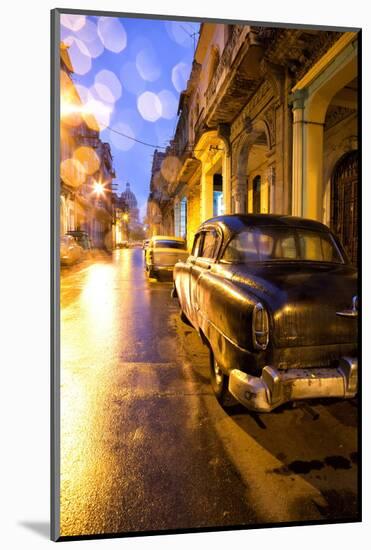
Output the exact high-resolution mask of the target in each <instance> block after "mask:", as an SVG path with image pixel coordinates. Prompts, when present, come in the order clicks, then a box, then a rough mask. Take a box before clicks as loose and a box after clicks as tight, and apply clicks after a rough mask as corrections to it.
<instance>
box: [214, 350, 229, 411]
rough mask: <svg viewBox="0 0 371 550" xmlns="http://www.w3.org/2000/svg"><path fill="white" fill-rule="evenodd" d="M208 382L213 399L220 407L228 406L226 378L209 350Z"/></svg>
mask: <svg viewBox="0 0 371 550" xmlns="http://www.w3.org/2000/svg"><path fill="white" fill-rule="evenodd" d="M210 382H211V387H212V389H213V392H214V394H215V397H216V398H217V400H218V401H219V403H220V405H221V406H222V407H226V406H228V405H229V404H230V401H231V398H232V396H231V394H230V393H229V391H228V376H227V375H225V374H224V372H223V371H222V370H221V368H220V366H219V365H218V362H217V361H216V359H215V356H214V354H213V352H212V350H211V349H210Z"/></svg>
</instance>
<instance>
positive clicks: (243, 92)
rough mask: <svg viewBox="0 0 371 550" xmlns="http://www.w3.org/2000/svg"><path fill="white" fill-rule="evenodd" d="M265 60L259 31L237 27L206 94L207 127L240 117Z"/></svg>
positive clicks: (252, 92)
mask: <svg viewBox="0 0 371 550" xmlns="http://www.w3.org/2000/svg"><path fill="white" fill-rule="evenodd" d="M262 57H263V48H262V46H261V44H260V43H259V40H258V34H257V32H256V31H255V30H253V29H252V28H251V27H249V26H247V25H235V26H234V28H233V32H232V35H231V37H230V38H229V40H228V42H227V44H226V46H225V48H224V50H223V53H222V55H221V58H220V61H219V64H218V66H217V68H216V71H215V73H214V76H213V77H212V79H211V81H210V84H209V86H208V88H207V90H206V93H205V98H206V109H205V118H204V121H205V123H206V124H207V126H208V127H210V128H214V127H215V126H217V125H218V124H220V123H230V122H232V120H233V119H234V118H235V117H236V116H237V115H238V113H239V112H240V111H241V109H242V108H243V106H244V105H245V104H246V102H247V101H248V100H249V99H250V97H251V96H252V95H253V94H254V92H255V91H256V89H257V87H258V85H259V82H260V80H261V75H260V61H261V59H262Z"/></svg>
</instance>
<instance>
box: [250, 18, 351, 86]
mask: <svg viewBox="0 0 371 550" xmlns="http://www.w3.org/2000/svg"><path fill="white" fill-rule="evenodd" d="M253 28H254V29H257V31H258V38H259V40H260V42H261V44H262V45H263V47H264V58H265V60H266V61H268V62H271V63H274V64H277V65H282V66H284V67H287V68H288V69H289V71H290V73H291V76H292V77H293V78H294V83H295V82H296V81H298V80H300V78H301V77H302V76H303V75H304V74H305V73H306V72H308V70H309V69H310V67H311V66H312V65H313V64H314V63H315V62H316V61H317V60H318V59H319V58H320V57H322V55H323V54H324V53H325V52H326V51H327V50H328V49H329V48H330V47H331V46H332V45H333V44H334V43H335V42H336V40H338V39H339V38H340V36H341V35H342V33H341V32H335V31H324V30H315V29H313V30H311V29H275V28H272V27H253Z"/></svg>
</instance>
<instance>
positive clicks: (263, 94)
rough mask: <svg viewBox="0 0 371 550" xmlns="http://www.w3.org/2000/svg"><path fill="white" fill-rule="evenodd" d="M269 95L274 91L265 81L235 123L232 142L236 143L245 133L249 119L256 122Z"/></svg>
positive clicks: (232, 129) (232, 130)
mask: <svg viewBox="0 0 371 550" xmlns="http://www.w3.org/2000/svg"><path fill="white" fill-rule="evenodd" d="M268 94H269V95H271V94H272V89H271V86H270V84H269V82H268V81H266V80H265V81H264V82H263V83H262V84H261V86H259V88H258V89H257V91H256V93H255V94H254V95H253V96H252V98H251V99H250V101H249V102H248V103H247V105H246V106H245V107H244V109H243V110H242V112H241V114H240V116H239V117H238V118H237V120H236V121H235V122H234V123H233V125H232V128H231V140H232V141H234V140H235V139H236V137H238V136H239V134H240V133H241V132H243V131H245V124H246V123H245V121H246V120H247V119H250V120H251V121H252V120H254V118H255V117H256V115H257V114H258V113H259V112H260V111H261V110H262V108H264V105H266V103H267V100H268Z"/></svg>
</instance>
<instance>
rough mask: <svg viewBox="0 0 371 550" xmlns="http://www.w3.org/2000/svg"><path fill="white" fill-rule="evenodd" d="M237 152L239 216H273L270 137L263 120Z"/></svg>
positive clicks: (255, 123)
mask: <svg viewBox="0 0 371 550" xmlns="http://www.w3.org/2000/svg"><path fill="white" fill-rule="evenodd" d="M248 130H249V131H248V133H246V134H245V136H244V137H243V138H242V142H241V144H240V147H239V149H238V150H237V181H236V182H235V189H234V199H235V204H234V211H235V212H236V213H244V212H254V213H260V212H261V213H269V212H271V211H272V210H273V208H272V194H271V182H270V179H271V178H270V172H271V170H272V165H271V163H270V155H269V153H270V151H271V147H270V135H269V130H268V127H267V125H266V123H265V122H264V121H263V120H259V121H256V122H254V124H252V125H251V127H250V128H248Z"/></svg>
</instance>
